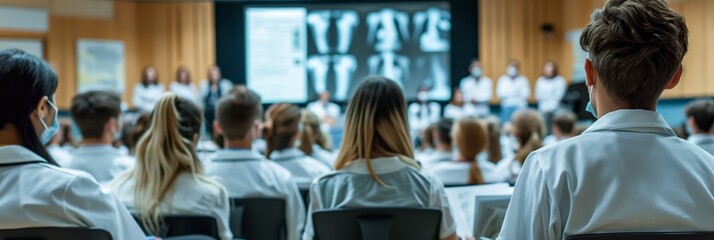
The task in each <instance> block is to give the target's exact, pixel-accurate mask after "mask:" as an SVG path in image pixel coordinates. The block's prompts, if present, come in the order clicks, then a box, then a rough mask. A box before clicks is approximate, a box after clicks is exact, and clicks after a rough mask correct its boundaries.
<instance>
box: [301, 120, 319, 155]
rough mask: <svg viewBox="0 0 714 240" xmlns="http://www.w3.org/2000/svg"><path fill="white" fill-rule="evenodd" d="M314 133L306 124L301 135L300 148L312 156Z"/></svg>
mask: <svg viewBox="0 0 714 240" xmlns="http://www.w3.org/2000/svg"><path fill="white" fill-rule="evenodd" d="M313 134H314V133H313V131H312V128H311V127H309V126H305V127H304V128H303V130H302V135H301V136H300V150H302V152H304V153H305V154H307V155H310V156H311V155H312V145H313V144H314V143H315V139H314V138H313Z"/></svg>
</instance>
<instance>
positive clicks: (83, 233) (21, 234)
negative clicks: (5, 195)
mask: <svg viewBox="0 0 714 240" xmlns="http://www.w3.org/2000/svg"><path fill="white" fill-rule="evenodd" d="M75 239H92V240H112V235H111V234H110V233H109V232H107V231H105V230H102V229H90V228H79V227H76V228H75V227H35V228H20V229H3V230H0V240H75Z"/></svg>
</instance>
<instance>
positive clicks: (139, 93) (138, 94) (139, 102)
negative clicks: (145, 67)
mask: <svg viewBox="0 0 714 240" xmlns="http://www.w3.org/2000/svg"><path fill="white" fill-rule="evenodd" d="M143 95H144V89H143V88H142V87H141V83H139V84H137V85H136V86H134V92H133V93H132V97H131V103H132V104H134V108H137V109H139V110H141V111H143V110H144V105H146V103H145V102H144V99H143Z"/></svg>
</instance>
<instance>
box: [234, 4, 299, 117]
mask: <svg viewBox="0 0 714 240" xmlns="http://www.w3.org/2000/svg"><path fill="white" fill-rule="evenodd" d="M306 12H307V11H306V10H305V8H247V9H246V26H245V28H246V60H247V61H246V77H247V78H248V79H246V82H247V83H248V88H250V89H252V90H254V91H256V92H257V93H258V94H260V96H261V98H262V100H263V102H268V103H274V102H305V101H307V71H306V59H307V27H306V25H305V16H306Z"/></svg>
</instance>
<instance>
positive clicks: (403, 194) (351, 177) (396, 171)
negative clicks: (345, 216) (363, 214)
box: [302, 157, 456, 240]
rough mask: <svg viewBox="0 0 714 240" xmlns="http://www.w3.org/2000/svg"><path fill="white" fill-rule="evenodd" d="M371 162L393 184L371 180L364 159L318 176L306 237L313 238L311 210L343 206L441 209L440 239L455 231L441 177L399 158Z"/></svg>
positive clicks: (384, 178) (312, 194)
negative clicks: (383, 184)
mask: <svg viewBox="0 0 714 240" xmlns="http://www.w3.org/2000/svg"><path fill="white" fill-rule="evenodd" d="M371 161H372V162H371V165H372V169H374V173H375V174H376V175H377V176H379V178H380V179H381V180H382V181H383V182H384V183H385V184H386V185H388V186H391V187H385V186H382V185H380V183H378V182H377V181H375V180H374V179H372V177H371V176H370V174H369V171H368V169H367V163H366V162H365V161H364V160H356V161H352V162H350V163H349V164H348V165H347V166H346V167H345V168H343V169H341V170H338V171H335V172H332V173H330V174H325V175H323V176H321V177H320V178H318V179H316V180H315V181H314V182H313V183H312V185H311V186H310V205H309V210H308V215H307V216H308V217H307V224H306V225H305V226H306V227H305V233H304V234H303V238H302V239H303V240H312V238H313V236H314V229H313V227H312V213H314V212H315V211H317V210H328V209H342V208H364V207H412V208H432V209H439V210H441V211H442V216H441V225H440V231H439V238H445V237H448V236H450V235H451V234H454V233H456V224H455V223H454V217H453V216H454V214H453V213H452V212H451V207H449V200H448V197H447V196H446V193H444V184H443V183H441V181H439V179H437V178H436V177H434V176H432V175H431V174H428V173H426V172H423V171H420V170H418V169H415V168H413V167H411V166H410V165H407V164H406V163H404V162H402V160H400V158H398V157H386V158H375V159H372V160H371ZM405 183H409V184H411V185H405ZM353 187H358V188H353ZM345 193H347V194H345Z"/></svg>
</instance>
